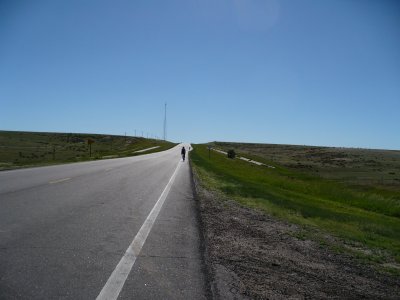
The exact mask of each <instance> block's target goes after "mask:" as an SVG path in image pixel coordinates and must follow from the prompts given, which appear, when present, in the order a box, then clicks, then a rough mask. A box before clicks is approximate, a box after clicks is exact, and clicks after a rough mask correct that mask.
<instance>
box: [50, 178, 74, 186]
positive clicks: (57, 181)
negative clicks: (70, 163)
mask: <svg viewBox="0 0 400 300" xmlns="http://www.w3.org/2000/svg"><path fill="white" fill-rule="evenodd" d="M67 180H71V178H69V177H68V178H63V179H58V180H54V181H49V183H50V184H55V183H60V182H63V181H67Z"/></svg>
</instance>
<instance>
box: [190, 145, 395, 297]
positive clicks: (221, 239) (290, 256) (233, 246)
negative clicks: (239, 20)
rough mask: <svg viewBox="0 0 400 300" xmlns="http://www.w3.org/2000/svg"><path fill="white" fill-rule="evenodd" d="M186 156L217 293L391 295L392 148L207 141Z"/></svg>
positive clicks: (393, 191)
mask: <svg viewBox="0 0 400 300" xmlns="http://www.w3.org/2000/svg"><path fill="white" fill-rule="evenodd" d="M210 148H211V150H209V149H210ZM229 150H234V151H235V152H236V154H237V155H236V158H234V159H232V158H228V157H227V154H226V152H228V151H229ZM190 158H191V163H192V165H193V172H194V178H195V182H196V191H197V195H198V198H199V204H200V216H201V220H202V223H203V227H204V236H205V245H206V249H207V250H206V253H207V260H206V261H207V262H208V270H209V273H210V277H211V281H212V286H213V288H214V294H215V295H217V296H220V298H223V299H225V298H227V299H242V297H243V298H244V299H247V298H251V299H289V298H293V299H303V298H310V299H332V298H335V299H343V298H346V299H359V298H366V299H398V295H399V292H400V290H399V286H400V285H399V284H400V183H399V180H398V178H400V176H399V174H400V151H386V150H364V149H343V148H326V147H307V146H290V145H269V144H264V145H263V144H239V143H220V142H214V143H210V144H206V145H204V144H203V145H194V146H193V151H192V152H191V155H190ZM252 161H253V162H260V163H261V164H255V163H251V162H252Z"/></svg>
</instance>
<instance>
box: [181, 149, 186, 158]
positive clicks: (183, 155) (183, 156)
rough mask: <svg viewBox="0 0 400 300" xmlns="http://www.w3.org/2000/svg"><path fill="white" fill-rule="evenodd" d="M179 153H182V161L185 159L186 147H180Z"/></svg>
mask: <svg viewBox="0 0 400 300" xmlns="http://www.w3.org/2000/svg"><path fill="white" fill-rule="evenodd" d="M181 155H182V159H183V161H185V156H186V149H185V147H182V150H181Z"/></svg>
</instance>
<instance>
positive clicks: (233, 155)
mask: <svg viewBox="0 0 400 300" xmlns="http://www.w3.org/2000/svg"><path fill="white" fill-rule="evenodd" d="M235 156H236V152H235V150H233V149H231V150H229V151H228V158H232V159H233V158H235Z"/></svg>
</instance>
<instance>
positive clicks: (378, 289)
mask: <svg viewBox="0 0 400 300" xmlns="http://www.w3.org/2000/svg"><path fill="white" fill-rule="evenodd" d="M201 147H202V146H195V147H194V149H195V150H194V153H193V154H192V164H193V172H194V178H195V182H196V191H197V194H198V198H199V203H200V213H201V219H202V224H203V228H204V235H205V241H206V253H207V262H208V267H209V272H210V278H211V281H212V287H213V295H214V296H215V298H217V299H246V298H250V299H288V298H296V299H297V298H319V299H327V298H366V299H398V295H399V293H400V288H399V286H400V278H399V276H396V275H390V274H387V273H386V274H385V273H380V272H377V270H376V269H375V268H374V267H373V266H372V265H368V264H365V263H360V261H359V260H357V259H355V258H354V257H353V256H351V255H349V254H346V253H342V252H338V251H335V249H333V248H332V247H330V246H327V244H326V241H327V240H330V241H331V243H332V244H334V243H336V242H342V241H340V240H338V239H337V238H335V237H333V236H331V235H329V234H326V233H323V232H322V233H321V231H319V230H318V229H317V228H314V229H313V228H310V227H308V228H305V227H304V226H300V225H295V224H293V223H291V222H288V221H284V220H283V219H282V218H277V217H274V216H273V215H271V214H269V213H268V212H267V211H266V210H257V209H252V208H249V207H245V206H242V205H241V204H239V203H238V202H237V200H238V199H237V197H236V196H235V193H234V190H235V188H236V187H237V186H235V185H234V184H238V182H233V181H229V180H228V179H229V176H228V175H227V174H225V173H223V172H222V171H220V172H219V173H215V170H214V172H211V171H210V169H208V168H207V166H206V165H207V164H206V163H204V165H203V164H201V163H200V164H199V161H196V159H200V158H199V155H205V156H207V155H206V154H207V152H206V150H204V153H203V152H201V151H202V150H201ZM199 148H200V152H201V153H199V152H196V151H197V150H199ZM212 155H214V159H216V158H215V155H219V154H212ZM221 157H222V156H220V157H219V158H221ZM203 158H204V157H203ZM219 158H218V159H219ZM221 159H222V158H221ZM223 159H225V158H223ZM213 162H214V163H217V161H213ZM231 162H232V161H227V163H231ZM230 168H232V166H231V167H230ZM254 168H258V167H254V166H251V167H250V169H254ZM216 182H217V183H216ZM247 192H248V193H250V192H251V191H249V190H247ZM313 235H314V236H313ZM321 235H323V237H324V239H321V240H320V239H319V237H320V236H321ZM316 237H317V238H316ZM336 250H337V249H336Z"/></svg>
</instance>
